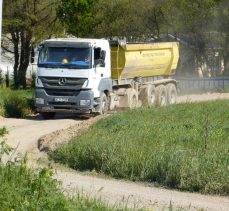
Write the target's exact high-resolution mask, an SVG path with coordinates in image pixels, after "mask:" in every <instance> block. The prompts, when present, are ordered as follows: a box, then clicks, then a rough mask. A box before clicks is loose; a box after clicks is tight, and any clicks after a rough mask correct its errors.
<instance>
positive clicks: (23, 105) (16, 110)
mask: <svg viewBox="0 0 229 211" xmlns="http://www.w3.org/2000/svg"><path fill="white" fill-rule="evenodd" d="M4 110H5V116H6V117H16V118H20V117H25V116H26V115H28V114H31V113H32V111H31V109H30V108H29V106H28V101H27V99H25V98H21V97H20V96H17V95H9V96H8V97H7V98H6V99H5V101H4Z"/></svg>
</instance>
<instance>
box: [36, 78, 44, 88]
mask: <svg viewBox="0 0 229 211" xmlns="http://www.w3.org/2000/svg"><path fill="white" fill-rule="evenodd" d="M36 87H43V84H42V82H41V79H40V78H37V79H36Z"/></svg>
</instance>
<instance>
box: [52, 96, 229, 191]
mask: <svg viewBox="0 0 229 211" xmlns="http://www.w3.org/2000/svg"><path fill="white" fill-rule="evenodd" d="M228 119H229V101H226V100H222V101H212V102H204V103H186V104H177V105H171V106H166V107H159V108H143V109H136V110H130V111H127V112H122V113H117V114H115V115H112V116H110V117H107V118H104V119H101V120H99V121H98V122H97V123H96V124H94V125H93V126H92V127H91V128H90V129H89V130H87V131H85V132H84V133H82V134H80V135H79V136H77V137H75V138H73V139H72V140H71V141H70V142H69V143H68V144H65V145H61V146H60V147H59V149H57V150H56V151H54V152H52V153H50V156H51V158H52V159H54V160H55V161H56V162H60V163H64V164H66V165H68V166H69V167H71V168H73V169H75V170H79V171H88V170H90V171H96V172H98V173H101V174H106V175H109V176H112V177H115V178H124V179H129V180H132V181H145V182H150V183H153V184H155V185H160V186H165V187H169V188H174V189H179V190H184V191H191V192H200V193H208V194H222V195H229V183H228V181H229V171H228V166H229V156H228V154H229V124H228Z"/></svg>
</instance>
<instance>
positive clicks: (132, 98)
mask: <svg viewBox="0 0 229 211" xmlns="http://www.w3.org/2000/svg"><path fill="white" fill-rule="evenodd" d="M127 96H128V107H129V108H130V109H132V108H136V107H137V106H138V96H137V91H136V90H135V89H132V88H129V89H127Z"/></svg>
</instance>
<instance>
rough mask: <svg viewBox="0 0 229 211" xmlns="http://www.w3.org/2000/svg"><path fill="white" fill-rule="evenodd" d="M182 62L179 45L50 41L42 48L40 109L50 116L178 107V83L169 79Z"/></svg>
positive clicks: (95, 40) (38, 89) (37, 101)
mask: <svg viewBox="0 0 229 211" xmlns="http://www.w3.org/2000/svg"><path fill="white" fill-rule="evenodd" d="M178 59H179V52H178V43H176V42H164V43H163V42H160V43H133V44H131V43H126V42H124V41H108V40H105V39H78V38H77V39H76V38H74V39H73V38H71V39H66V38H59V39H50V40H46V41H44V42H43V43H41V45H40V47H39V58H38V69H37V79H36V92H35V96H36V107H37V111H38V112H40V113H41V114H42V115H43V116H44V118H50V117H53V115H54V114H55V113H56V112H74V113H99V114H105V113H107V111H108V110H113V109H115V108H134V107H138V106H152V105H155V104H158V105H165V104H171V103H175V102H176V98H177V82H176V81H175V80H174V79H171V77H170V76H171V75H173V74H174V73H175V70H176V68H177V63H178Z"/></svg>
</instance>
